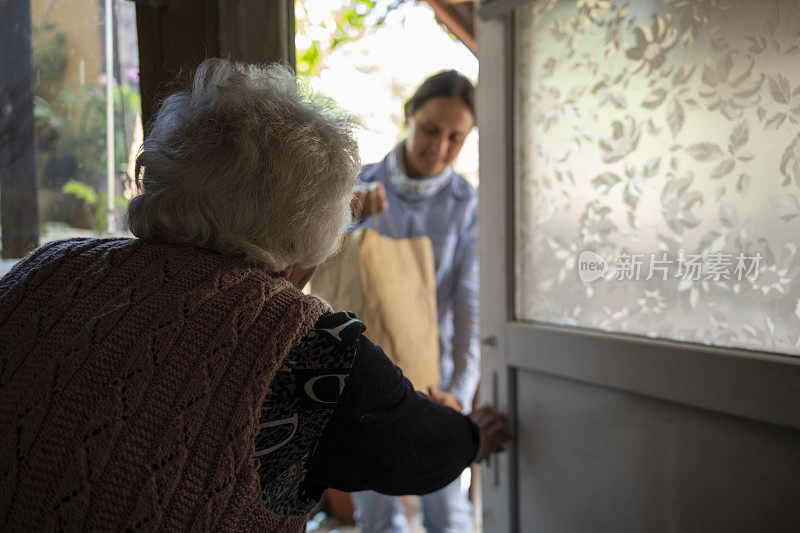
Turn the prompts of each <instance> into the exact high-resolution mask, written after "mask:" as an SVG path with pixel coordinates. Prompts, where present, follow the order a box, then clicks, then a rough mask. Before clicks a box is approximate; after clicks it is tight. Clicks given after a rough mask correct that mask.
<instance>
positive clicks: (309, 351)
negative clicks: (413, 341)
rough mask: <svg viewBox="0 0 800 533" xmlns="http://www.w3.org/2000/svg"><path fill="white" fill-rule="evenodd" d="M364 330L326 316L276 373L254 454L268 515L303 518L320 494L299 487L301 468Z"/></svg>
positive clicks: (347, 317) (344, 315) (351, 318)
mask: <svg viewBox="0 0 800 533" xmlns="http://www.w3.org/2000/svg"><path fill="white" fill-rule="evenodd" d="M365 330H366V327H365V326H364V324H363V323H362V322H361V320H359V318H358V316H356V315H355V314H354V313H350V312H339V313H328V314H325V315H323V316H322V317H320V318H319V320H317V323H316V324H315V326H314V329H312V330H311V332H310V333H309V334H308V335H306V336H305V337H303V339H302V340H301V341H300V343H299V344H298V345H297V346H295V347H294V348H293V349H292V350H291V351H290V352H289V355H288V356H287V357H286V359H285V360H284V362H283V365H282V366H281V367H280V368H279V369H278V372H277V374H276V375H275V378H274V379H273V381H272V384H271V386H270V390H269V392H268V393H267V397H266V399H265V400H264V404H263V406H262V408H261V419H260V422H261V424H260V425H259V432H258V434H257V435H256V447H255V449H256V451H255V454H254V457H255V458H256V459H257V460H258V461H259V462H260V467H259V478H260V480H261V500H262V501H263V502H264V503H265V504H266V506H267V508H268V509H270V510H271V511H272V512H274V513H277V514H285V515H294V514H305V513H308V512H309V511H310V510H311V509H312V507H314V505H315V504H316V503H317V500H318V499H319V497H320V496H321V495H320V494H309V493H308V492H307V491H306V490H304V489H303V487H302V485H301V484H302V482H303V480H304V479H305V477H306V474H307V466H306V464H307V462H308V460H309V459H310V458H311V456H312V455H313V453H314V449H315V447H316V444H317V442H318V440H319V438H320V436H321V435H322V432H323V430H324V429H325V425H326V424H327V422H328V419H329V418H330V416H331V414H332V413H333V409H334V408H335V407H336V403H337V401H338V400H339V396H340V395H341V392H342V390H343V389H344V386H345V384H346V382H347V378H348V377H349V375H350V369H351V368H352V366H353V358H354V357H355V354H356V348H357V346H358V339H359V336H360V335H361V334H362V333H363V332H364V331H365Z"/></svg>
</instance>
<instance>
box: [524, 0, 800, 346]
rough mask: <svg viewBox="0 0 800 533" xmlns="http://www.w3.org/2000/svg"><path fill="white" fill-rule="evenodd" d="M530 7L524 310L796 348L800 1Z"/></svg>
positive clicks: (579, 322) (610, 327)
mask: <svg viewBox="0 0 800 533" xmlns="http://www.w3.org/2000/svg"><path fill="white" fill-rule="evenodd" d="M517 14H518V16H517V17H516V26H517V27H516V32H517V33H516V35H517V39H516V43H517V44H516V47H517V48H516V51H515V52H516V55H515V57H516V59H515V61H516V76H517V77H516V80H515V89H516V95H515V105H516V110H517V111H516V113H515V116H516V117H517V119H516V120H517V124H516V129H517V131H516V135H515V137H516V142H517V146H516V149H515V153H516V154H517V160H516V169H517V172H516V175H517V179H518V182H517V184H516V195H515V198H516V204H517V205H516V206H515V207H516V213H517V215H516V233H517V236H516V237H517V238H516V243H517V245H516V269H517V273H516V310H517V317H518V318H519V319H522V320H533V321H543V322H551V323H557V324H568V325H576V326H584V327H590V328H597V329H601V330H607V331H621V332H626V333H635V334H642V335H649V336H658V337H664V338H671V339H678V340H686V341H692V342H703V343H710V344H719V345H725V346H735V347H745V348H752V349H757V350H766V351H775V352H783V353H790V354H800V250H798V243H800V3H798V2H796V1H792V0H779V1H774V0H773V1H760V0H702V1H701V0H663V1H661V0H637V1H636V2H630V3H620V2H611V1H606V0H577V2H576V1H566V0H565V1H559V0H550V1H540V2H536V3H533V4H529V5H527V6H526V7H524V8H521V9H519V10H518V11H517Z"/></svg>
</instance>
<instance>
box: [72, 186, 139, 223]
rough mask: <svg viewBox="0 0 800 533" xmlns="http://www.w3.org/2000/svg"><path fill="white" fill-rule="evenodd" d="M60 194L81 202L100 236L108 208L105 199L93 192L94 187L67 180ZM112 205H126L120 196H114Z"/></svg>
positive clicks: (103, 196)
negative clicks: (88, 212) (70, 196)
mask: <svg viewBox="0 0 800 533" xmlns="http://www.w3.org/2000/svg"><path fill="white" fill-rule="evenodd" d="M61 192H63V193H64V194H71V195H72V196H74V197H75V198H77V199H79V200H83V202H84V204H85V205H86V207H88V208H89V210H90V211H91V212H92V215H93V221H94V228H93V229H94V231H96V232H97V234H98V235H99V234H101V233H103V232H104V231H105V230H106V227H107V226H106V213H107V212H108V207H107V206H106V197H105V195H101V194H99V193H98V192H97V190H95V188H94V187H92V186H91V185H88V184H86V183H83V182H81V181H77V180H69V181H68V182H66V183H65V184H64V186H63V187H61ZM114 203H115V204H116V205H117V206H120V207H124V206H126V205H127V204H128V202H127V200H125V198H124V197H123V196H122V195H121V194H117V195H115V196H114Z"/></svg>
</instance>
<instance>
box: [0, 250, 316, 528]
mask: <svg viewBox="0 0 800 533" xmlns="http://www.w3.org/2000/svg"><path fill="white" fill-rule="evenodd" d="M325 309H326V305H325V303H324V302H322V301H321V300H319V299H317V298H314V297H311V296H305V295H303V294H302V293H301V292H300V291H298V290H297V289H296V288H295V287H293V286H292V285H290V284H289V283H288V282H286V281H285V280H281V279H277V278H274V277H271V276H270V275H268V274H266V273H264V272H263V271H261V270H258V269H256V268H253V267H250V266H248V265H247V264H245V263H244V262H243V261H242V260H240V259H237V258H234V257H230V256H225V255H221V254H217V253H213V252H209V251H204V250H200V249H197V248H193V247H189V246H169V245H164V244H155V243H147V242H143V241H138V240H130V239H72V240H68V241H61V242H56V243H51V244H48V245H46V246H43V247H41V248H39V249H38V250H36V251H35V252H34V253H33V254H31V255H30V256H29V257H28V258H26V259H25V260H23V261H21V262H20V263H19V264H18V265H16V266H15V267H14V269H12V271H11V272H9V273H8V275H6V276H5V277H4V278H2V280H0V530H2V531H8V530H24V531H43V530H58V529H63V530H67V531H74V530H83V529H88V530H97V529H102V530H125V529H128V530H153V529H169V530H175V529H179V530H187V529H190V530H211V529H213V530H220V531H246V530H257V531H282V532H283V531H302V529H303V527H304V524H305V522H306V517H305V516H280V515H277V514H275V513H273V512H271V511H270V510H269V509H267V508H265V507H264V505H263V504H262V503H261V502H260V501H259V492H260V487H259V479H258V475H257V464H256V462H255V461H254V460H253V458H252V455H253V451H254V437H255V433H256V430H257V426H258V419H259V415H260V408H261V404H262V402H263V400H264V397H265V395H266V393H267V389H268V387H269V384H270V381H271V380H272V378H273V376H274V374H275V372H276V369H277V368H278V367H279V366H280V364H281V362H282V360H283V358H284V357H285V356H286V354H287V353H288V351H289V349H290V347H291V346H292V345H294V344H296V343H297V342H298V341H299V340H300V338H301V337H302V336H303V335H305V334H306V332H307V331H308V330H309V329H310V328H311V327H312V326H313V324H314V322H315V321H316V320H317V318H318V317H319V316H320V315H321V313H322V312H323V311H324V310H325Z"/></svg>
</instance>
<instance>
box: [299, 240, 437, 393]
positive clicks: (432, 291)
mask: <svg viewBox="0 0 800 533" xmlns="http://www.w3.org/2000/svg"><path fill="white" fill-rule="evenodd" d="M356 252H357V253H356ZM435 282H436V280H435V270H434V265H433V247H432V246H431V241H430V239H429V238H428V237H414V238H411V239H393V238H391V237H386V236H383V235H380V234H379V233H378V232H376V231H374V230H371V229H364V230H361V231H358V232H353V233H351V234H348V235H347V236H346V237H345V242H344V246H343V247H342V250H341V251H340V252H339V253H338V254H336V255H335V256H334V257H333V258H332V259H330V260H328V261H326V262H325V263H324V264H322V265H320V266H319V268H317V271H316V272H315V273H314V277H312V278H311V290H312V291H313V292H314V293H316V294H318V295H320V296H321V297H322V298H324V299H325V300H327V301H328V303H330V304H331V306H332V307H333V308H334V309H335V310H337V311H346V310H349V311H354V312H356V313H358V315H359V317H361V320H363V321H364V324H366V326H367V332H366V335H367V337H369V339H370V340H371V341H372V342H374V343H375V344H379V345H380V346H381V347H382V348H383V350H384V352H386V355H388V356H389V358H390V359H391V360H392V361H393V362H394V363H395V364H396V365H397V366H399V367H400V368H401V369H402V370H403V374H405V376H406V377H407V378H408V379H409V380H411V383H413V384H414V388H415V389H417V390H421V391H423V392H427V390H428V387H438V386H439V383H440V371H439V331H438V323H437V309H436V285H435Z"/></svg>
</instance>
